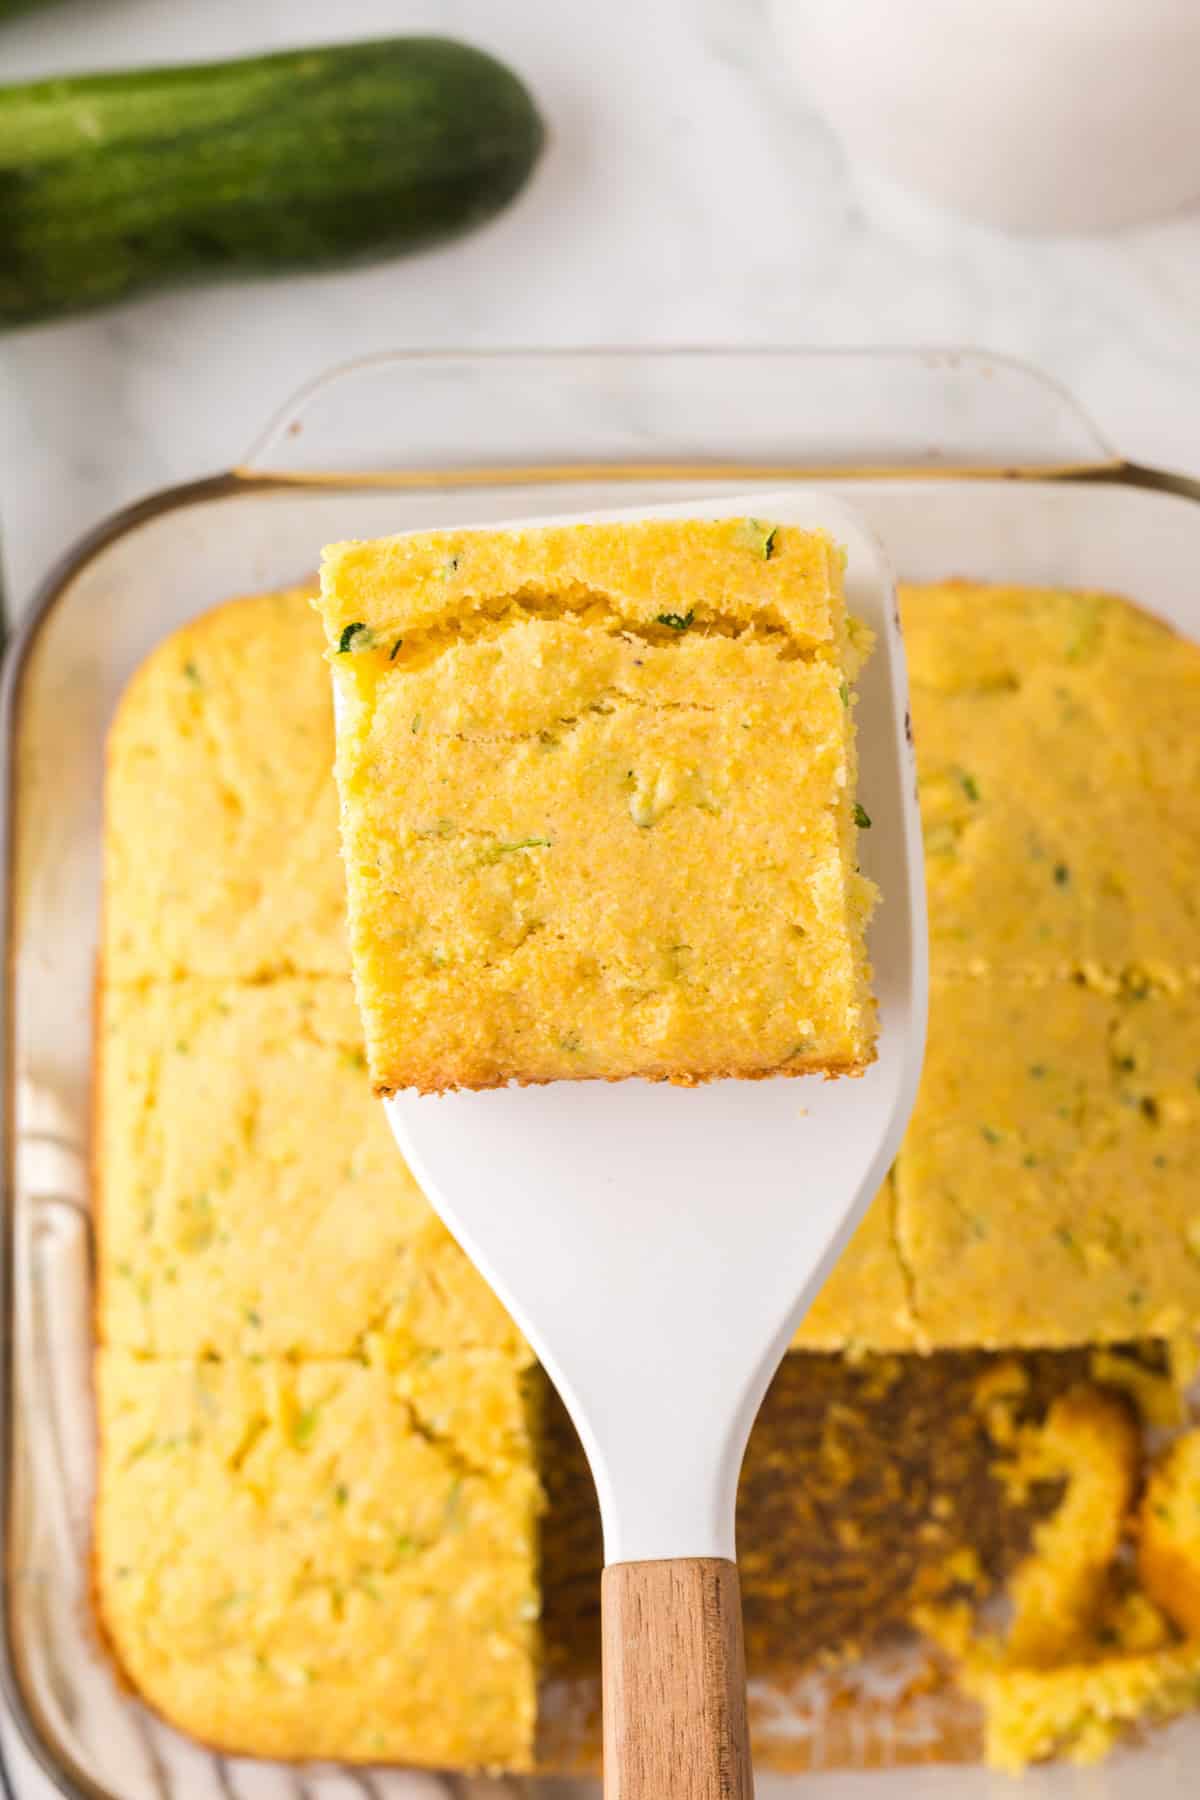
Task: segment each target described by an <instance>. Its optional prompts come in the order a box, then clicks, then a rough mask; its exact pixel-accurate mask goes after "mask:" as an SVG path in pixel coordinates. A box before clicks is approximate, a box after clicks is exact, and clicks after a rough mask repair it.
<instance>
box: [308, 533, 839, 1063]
mask: <svg viewBox="0 0 1200 1800" xmlns="http://www.w3.org/2000/svg"><path fill="white" fill-rule="evenodd" d="M320 609H321V612H322V616H323V618H324V621H325V627H326V634H327V639H328V645H329V653H330V661H331V664H332V667H333V672H334V679H335V682H336V684H337V691H338V702H339V710H338V718H339V729H338V755H337V769H338V780H339V787H340V792H341V818H342V838H343V849H344V854H345V859H346V867H347V887H348V897H349V912H350V941H351V955H352V961H353V964H354V971H355V983H356V988H357V991H358V996H359V1002H360V1006H361V1008H362V1011H363V1016H364V1022H365V1026H366V1036H367V1051H368V1058H369V1061H370V1064H371V1071H372V1076H373V1079H374V1081H375V1084H376V1087H377V1089H378V1090H379V1091H381V1092H388V1091H392V1090H394V1089H395V1088H398V1087H410V1086H411V1087H417V1088H420V1089H423V1090H434V1089H442V1088H446V1087H490V1086H496V1085H500V1084H502V1083H504V1082H506V1081H509V1080H512V1081H516V1082H520V1083H531V1082H544V1081H554V1080H577V1079H596V1078H600V1079H624V1078H625V1077H628V1076H631V1075H637V1076H641V1077H643V1078H646V1079H649V1080H671V1081H678V1082H682V1083H684V1084H687V1085H692V1084H694V1083H696V1082H700V1081H706V1080H712V1079H716V1078H719V1077H722V1076H729V1075H737V1076H744V1077H747V1078H757V1077H761V1076H765V1075H769V1074H773V1073H787V1074H804V1073H810V1072H814V1071H817V1072H823V1073H825V1074H829V1075H834V1074H841V1073H846V1074H857V1073H860V1072H861V1070H862V1069H863V1068H864V1067H865V1066H866V1063H867V1062H868V1061H869V1060H870V1058H871V1056H872V1055H873V1042H874V1029H875V1026H874V1006H873V1002H872V1000H871V996H870V991H869V971H868V969H867V964H866V956H865V948H864V944H863V925H864V923H865V918H866V915H867V912H868V910H869V907H870V904H871V899H872V893H871V889H870V887H869V884H868V883H866V882H865V881H864V879H863V878H862V877H861V876H860V875H859V874H858V871H857V865H856V857H855V840H856V832H857V827H856V823H855V817H856V814H855V797H854V783H855V773H856V764H855V746H854V730H853V706H852V700H853V697H852V694H851V691H850V683H851V681H852V680H853V677H854V674H855V672H856V668H857V662H858V658H859V655H860V650H861V634H860V637H859V638H858V639H857V640H855V639H854V637H853V634H852V632H851V630H850V627H849V626H848V623H847V620H846V617H845V610H844V601H843V596H842V583H841V556H840V553H839V552H838V551H837V550H836V549H835V547H834V546H833V545H832V544H830V543H829V542H828V540H826V539H825V538H823V537H822V536H820V534H816V533H806V532H803V531H800V530H797V529H796V528H794V527H790V526H775V525H773V524H770V523H766V522H760V521H756V520H746V519H728V520H719V521H701V520H661V521H649V522H643V523H634V524H611V525H604V524H598V525H581V526H572V527H545V528H534V529H529V530H523V531H522V530H517V531H502V532H501V531H497V532H468V533H463V532H459V533H434V534H429V535H421V536H417V537H407V538H401V539H385V540H381V541H379V542H377V543H374V544H358V545H341V546H335V547H334V548H333V549H332V550H330V551H329V552H327V553H326V556H325V559H324V564H323V568H322V598H321V601H320ZM859 816H860V817H864V818H865V815H863V814H862V813H861V809H860V812H859Z"/></svg>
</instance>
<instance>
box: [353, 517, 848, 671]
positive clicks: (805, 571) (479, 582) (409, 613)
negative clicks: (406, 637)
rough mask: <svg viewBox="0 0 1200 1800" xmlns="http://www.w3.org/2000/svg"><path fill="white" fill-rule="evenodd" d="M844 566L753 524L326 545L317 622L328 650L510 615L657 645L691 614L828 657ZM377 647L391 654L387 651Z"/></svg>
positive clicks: (819, 543) (461, 534)
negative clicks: (641, 634)
mask: <svg viewBox="0 0 1200 1800" xmlns="http://www.w3.org/2000/svg"><path fill="white" fill-rule="evenodd" d="M843 563H844V556H843V553H842V551H841V550H840V549H839V548H838V546H837V545H835V544H834V543H833V542H832V541H831V540H830V539H829V538H828V537H826V536H825V534H824V533H823V532H819V531H799V530H797V529H796V528H795V527H787V528H784V527H782V526H775V525H773V524H771V523H770V522H769V521H764V520H758V519H719V520H713V521H706V522H700V521H696V520H680V519H647V520H643V521H641V522H640V523H634V524H619V525H590V526H580V525H541V526H533V527H528V528H526V529H524V530H521V529H516V530H511V531H499V530H498V531H431V532H421V533H412V534H406V535H404V536H400V537H392V538H376V539H372V540H369V541H367V542H350V543H344V544H332V545H330V546H329V548H328V549H327V550H326V551H325V552H324V555H323V557H322V587H321V615H322V617H323V618H324V621H325V629H326V631H327V632H328V634H329V637H330V639H331V640H332V642H333V643H334V644H335V645H336V644H337V643H339V642H340V640H341V637H342V634H343V633H344V632H346V631H348V630H349V629H351V628H352V627H357V628H358V631H359V633H361V632H363V631H367V632H372V633H380V634H383V635H386V634H387V632H388V631H390V630H391V628H392V627H393V626H394V627H395V628H396V630H397V631H407V632H431V631H433V632H436V631H450V632H451V633H452V634H453V635H454V637H455V638H461V637H462V636H464V635H465V633H466V631H467V630H468V629H470V627H471V626H472V625H474V626H479V625H486V623H487V621H488V620H489V619H493V618H495V617H497V615H499V614H503V613H507V612H509V611H511V610H513V609H517V610H520V611H525V612H528V613H534V614H538V615H541V616H550V617H563V616H565V615H568V614H571V613H586V614H588V615H589V617H590V618H591V619H592V620H593V622H600V621H604V622H607V623H610V624H612V625H614V626H618V627H620V626H627V627H635V628H636V627H644V628H647V629H649V630H652V631H654V632H655V633H656V634H657V633H658V632H661V631H664V630H668V631H669V630H670V629H672V627H671V626H669V625H664V624H663V620H664V619H665V618H666V619H672V618H679V619H682V618H686V617H687V616H688V614H689V613H691V614H693V615H694V616H695V618H696V619H697V620H698V621H699V623H700V626H701V628H702V629H703V628H704V627H705V626H708V627H710V628H712V627H720V628H721V629H723V630H725V631H726V632H730V630H731V628H733V627H743V628H747V629H749V630H750V631H752V632H753V633H755V634H756V635H769V634H771V633H776V634H781V635H783V636H785V637H787V638H788V639H790V640H791V642H792V644H793V645H794V647H795V648H796V650H798V651H810V652H825V653H828V654H831V655H832V654H835V653H836V652H837V650H838V648H839V645H840V641H841V638H842V636H843V634H844V613H843V607H842V580H841V577H842V567H843ZM359 647H360V648H365V647H366V646H365V645H362V644H361V640H360V644H359ZM381 647H382V648H383V649H385V650H387V651H388V652H389V653H390V650H391V640H389V641H388V642H387V643H386V644H383V645H382V646H381ZM412 651H413V646H412V645H411V643H410V645H409V653H410V656H411V654H412Z"/></svg>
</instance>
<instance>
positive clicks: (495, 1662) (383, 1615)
mask: <svg viewBox="0 0 1200 1800" xmlns="http://www.w3.org/2000/svg"><path fill="white" fill-rule="evenodd" d="M444 1361H445V1363H446V1365H447V1379H446V1382H445V1385H446V1387H447V1388H448V1389H450V1390H451V1391H453V1393H454V1395H455V1399H454V1401H453V1402H452V1412H453V1417H452V1419H451V1420H449V1421H448V1420H447V1419H445V1418H444V1417H443V1415H442V1410H441V1405H440V1402H439V1401H438V1400H437V1399H436V1398H435V1400H434V1402H433V1403H432V1405H431V1404H429V1403H428V1402H427V1399H426V1396H425V1395H424V1394H423V1393H422V1391H421V1389H420V1387H419V1386H417V1387H416V1388H414V1387H413V1385H412V1384H408V1385H405V1384H403V1383H402V1382H400V1381H399V1380H398V1379H397V1378H396V1377H395V1376H393V1375H391V1374H389V1373H388V1372H386V1371H384V1370H382V1369H379V1368H377V1367H364V1366H363V1365H362V1364H361V1363H359V1362H356V1361H346V1360H337V1359H334V1360H330V1361H324V1362H312V1363H301V1364H295V1363H292V1362H290V1361H287V1360H282V1359H279V1358H274V1357H269V1358H265V1359H262V1360H260V1361H258V1362H255V1363H251V1362H249V1361H247V1360H245V1359H242V1358H235V1359H232V1360H228V1361H212V1360H203V1359H202V1360H195V1359H192V1358H180V1359H177V1360H168V1361H153V1362H148V1361H145V1360H144V1359H142V1358H140V1357H137V1356H133V1355H130V1354H129V1353H128V1352H126V1351H123V1350H104V1351H102V1352H101V1353H100V1357H99V1361H98V1366H97V1393H98V1410H99V1422H100V1443H101V1454H100V1477H99V1489H98V1494H97V1502H96V1562H95V1571H96V1572H95V1581H96V1595H97V1604H98V1608H99V1613H100V1618H101V1621H102V1624H103V1628H104V1631H105V1633H106V1635H107V1637H108V1640H109V1643H110V1644H111V1646H112V1649H113V1651H114V1653H115V1655H116V1657H117V1659H118V1661H119V1663H120V1665H121V1667H122V1669H123V1670H124V1672H125V1674H126V1675H127V1677H128V1678H129V1680H130V1681H131V1682H132V1683H133V1684H134V1685H135V1687H136V1688H137V1690H138V1692H139V1693H140V1694H142V1695H143V1697H144V1698H145V1699H146V1700H148V1701H149V1703H150V1704H151V1705H152V1706H153V1707H155V1708H156V1709H157V1710H158V1711H160V1712H161V1713H163V1714H164V1715H165V1716H166V1717H167V1718H169V1719H170V1720H171V1721H172V1722H173V1723H174V1724H176V1725H179V1726H180V1727H182V1728H183V1729H184V1730H186V1731H189V1732H191V1733H192V1735H193V1736H195V1737H197V1738H199V1739H201V1740H202V1741H203V1742H204V1743H206V1744H209V1745H211V1746H213V1747H214V1748H218V1749H224V1750H230V1751H236V1752H238V1753H241V1754H251V1755H259V1756H275V1757H288V1758H300V1757H336V1758H338V1759H339V1760H342V1761H352V1762H407V1763H417V1764H425V1765H434V1766H451V1767H463V1766H466V1767H485V1766H492V1765H503V1766H504V1767H506V1768H514V1769H521V1768H524V1767H526V1766H528V1764H529V1761H530V1757H531V1752H532V1744H533V1727H534V1715H535V1708H536V1666H537V1661H536V1659H537V1625H536V1619H537V1612H538V1595H537V1585H536V1569H535V1564H534V1541H535V1531H534V1528H535V1520H536V1514H537V1510H538V1505H539V1488H538V1482H537V1478H536V1475H535V1474H534V1470H533V1453H532V1447H531V1439H530V1426H529V1419H528V1416H527V1402H526V1396H525V1393H524V1390H523V1384H522V1378H521V1377H520V1375H519V1374H518V1373H517V1372H516V1371H515V1370H514V1369H513V1366H512V1364H511V1362H510V1361H509V1360H508V1359H507V1358H505V1357H503V1356H499V1355H497V1354H495V1353H492V1352H486V1351H475V1352H470V1353H467V1354H466V1355H464V1356H462V1357H457V1358H456V1357H455V1356H454V1354H453V1353H451V1354H449V1355H448V1356H447V1357H446V1358H445V1359H444ZM447 1431H450V1432H451V1433H452V1434H451V1435H446V1433H447Z"/></svg>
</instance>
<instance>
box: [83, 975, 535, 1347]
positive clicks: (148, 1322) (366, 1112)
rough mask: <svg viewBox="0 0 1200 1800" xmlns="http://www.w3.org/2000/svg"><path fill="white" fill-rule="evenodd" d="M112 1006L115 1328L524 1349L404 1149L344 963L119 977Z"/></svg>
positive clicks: (117, 1337) (106, 1014)
mask: <svg viewBox="0 0 1200 1800" xmlns="http://www.w3.org/2000/svg"><path fill="white" fill-rule="evenodd" d="M99 1014H100V1017H99V1029H98V1035H97V1060H98V1072H97V1093H98V1104H97V1109H96V1170H95V1182H94V1190H95V1194H96V1204H97V1207H98V1211H99V1216H100V1244H101V1255H100V1258H99V1271H98V1273H99V1290H100V1292H99V1319H100V1328H101V1332H102V1335H103V1337H104V1339H105V1341H106V1342H107V1343H110V1344H120V1345H123V1346H124V1347H125V1348H126V1349H131V1350H139V1351H143V1352H149V1353H153V1354H156V1355H174V1356H197V1355H204V1354H220V1355H227V1354H232V1353H235V1352H242V1353H245V1354H255V1353H257V1352H264V1351H265V1352H271V1353H275V1354H293V1355H300V1356H348V1355H350V1354H353V1353H355V1352H358V1351H361V1350H362V1349H363V1348H364V1347H365V1346H368V1345H370V1344H386V1345H389V1346H390V1347H391V1350H390V1353H391V1354H392V1355H393V1357H395V1358H400V1357H403V1356H404V1355H415V1354H418V1353H420V1352H424V1351H427V1350H430V1349H434V1350H443V1349H449V1348H452V1347H453V1348H469V1347H472V1346H476V1347H478V1346H490V1347H492V1348H495V1349H504V1350H507V1351H508V1352H509V1353H510V1354H511V1355H513V1356H515V1357H516V1356H523V1355H524V1354H525V1353H524V1350H523V1346H522V1343H521V1339H520V1337H519V1334H518V1333H517V1331H516V1329H515V1327H514V1326H513V1324H512V1322H511V1320H510V1319H509V1317H508V1314H507V1313H506V1312H505V1311H504V1309H503V1308H502V1307H501V1305H500V1303H499V1301H498V1300H497V1299H496V1298H495V1297H494V1295H493V1294H492V1291H491V1289H490V1288H489V1287H488V1286H487V1284H486V1283H485V1282H484V1280H483V1278H482V1277H481V1276H480V1275H478V1274H477V1273H476V1271H475V1269H474V1267H473V1266H472V1265H471V1264H470V1263H469V1262H468V1261H467V1259H466V1257H465V1256H463V1254H462V1252H461V1251H460V1250H459V1248H458V1246H457V1245H456V1244H455V1243H454V1242H453V1240H452V1239H451V1238H450V1236H449V1234H448V1233H447V1232H446V1230H445V1228H444V1227H443V1226H442V1224H441V1222H440V1221H439V1220H438V1219H437V1218H436V1216H435V1215H434V1213H433V1212H432V1211H431V1210H430V1207H429V1205H428V1203H427V1202H426V1200H425V1197H424V1195H423V1194H422V1193H421V1191H420V1189H419V1188H418V1186H417V1184H416V1182H415V1181H414V1180H413V1178H412V1176H411V1175H410V1174H409V1172H408V1169H407V1168H406V1166H405V1164H404V1162H403V1161H402V1159H401V1158H400V1155H399V1153H398V1151H397V1149H396V1144H395V1140H394V1139H393V1137H392V1134H391V1132H390V1131H389V1129H388V1125H387V1120H386V1119H385V1118H384V1115H383V1108H382V1107H381V1106H380V1105H379V1103H378V1101H376V1100H375V1099H374V1097H373V1095H372V1094H371V1090H370V1084H369V1083H368V1081H367V1079H366V1060H365V1057H364V1055H363V1048H362V1028H361V1026H360V1024H359V1021H358V1014H357V1010H356V1008H355V1005H354V995H353V992H352V990H351V986H350V982H349V980H348V979H347V978H346V977H345V976H343V977H340V978H338V977H324V976H322V977H316V978H313V979H302V978H298V977H288V978H285V979H282V980H278V981H272V982H263V983H257V984H243V983H238V982H213V981H201V980H197V979H195V978H192V977H189V978H186V979H184V980H180V981H172V982H161V983H153V984H149V985H142V984H139V985H137V986H135V987H125V986H119V985H107V986H106V987H105V988H104V990H103V991H102V993H101V996H100V1002H99ZM314 1104H316V1105H318V1106H319V1122H317V1121H316V1120H315V1119H314V1113H313V1107H314Z"/></svg>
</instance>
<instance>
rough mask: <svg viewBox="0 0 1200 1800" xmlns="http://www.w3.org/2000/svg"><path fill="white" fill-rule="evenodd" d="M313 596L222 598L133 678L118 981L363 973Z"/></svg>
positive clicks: (119, 774) (108, 914) (110, 882)
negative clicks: (342, 848)
mask: <svg viewBox="0 0 1200 1800" xmlns="http://www.w3.org/2000/svg"><path fill="white" fill-rule="evenodd" d="M311 592H312V589H311V588H310V587H296V588H287V589H283V590H282V591H280V592H279V593H272V594H251V595H248V596H246V597H244V598H242V599H238V600H231V601H229V602H228V603H227V604H226V605H224V606H218V607H216V608H214V610H213V611H212V612H209V613H205V614H204V615H203V616H202V617H200V618H198V619H194V620H193V621H192V622H191V623H190V624H189V625H186V626H184V627H183V629H182V630H180V631H176V632H173V633H172V634H171V636H170V637H168V638H165V639H164V640H163V642H162V643H161V644H159V645H158V646H157V648H156V649H155V650H153V651H152V652H151V654H150V655H149V656H148V657H147V658H146V661H145V662H144V663H143V664H142V666H141V667H140V668H139V669H138V670H137V672H136V674H135V675H134V676H133V679H132V680H131V681H130V683H129V685H128V687H127V688H126V690H125V693H124V695H123V696H122V699H121V704H120V706H119V708H118V710H117V715H116V718H115V719H114V720H113V724H112V729H111V730H110V732H109V738H108V769H107V781H106V785H105V822H104V909H103V920H102V947H101V957H102V962H103V967H104V974H105V977H106V979H107V980H109V981H120V982H126V981H138V980H156V981H161V980H164V979H167V978H169V977H175V976H180V975H200V976H204V977H206V978H211V979H218V980H260V979H262V978H263V977H266V976H273V975H279V974H288V973H292V974H302V975H331V974H337V975H345V974H348V973H349V968H350V963H349V958H348V955H347V951H346V933H345V923H344V921H345V911H346V901H345V881H344V878H343V876H342V871H341V868H340V866H339V864H338V862H337V858H336V857H334V858H333V859H332V860H331V859H330V855H329V847H330V845H331V844H335V843H336V841H337V793H336V790H335V788H334V785H333V782H332V780H331V779H330V768H331V766H332V763H333V717H332V713H331V710H330V705H329V677H328V674H327V673H326V671H325V668H324V666H323V664H322V662H321V657H320V649H319V646H320V630H319V627H318V626H317V624H316V621H315V620H314V619H313V618H312V615H311V613H310V611H309V609H308V605H307V600H308V597H309V595H310V594H311ZM282 666H285V667H286V671H287V673H286V678H284V679H278V675H279V671H280V668H281V667H282ZM268 696H269V697H268Z"/></svg>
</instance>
